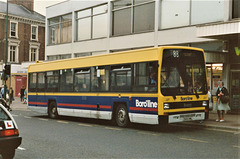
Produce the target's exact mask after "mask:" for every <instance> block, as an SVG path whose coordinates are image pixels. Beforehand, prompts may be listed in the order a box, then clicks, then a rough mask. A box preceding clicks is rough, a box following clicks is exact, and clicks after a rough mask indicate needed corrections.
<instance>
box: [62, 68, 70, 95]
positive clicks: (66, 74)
mask: <svg viewBox="0 0 240 159" xmlns="http://www.w3.org/2000/svg"><path fill="white" fill-rule="evenodd" d="M60 75H61V76H60V92H72V91H73V69H67V70H60Z"/></svg>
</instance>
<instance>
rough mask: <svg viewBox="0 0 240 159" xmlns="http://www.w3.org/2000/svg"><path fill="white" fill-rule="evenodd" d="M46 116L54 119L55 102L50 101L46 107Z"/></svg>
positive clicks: (55, 114)
mask: <svg viewBox="0 0 240 159" xmlns="http://www.w3.org/2000/svg"><path fill="white" fill-rule="evenodd" d="M48 116H49V117H50V118H52V119H56V118H57V116H58V112H57V104H56V102H51V103H50V104H49V107H48Z"/></svg>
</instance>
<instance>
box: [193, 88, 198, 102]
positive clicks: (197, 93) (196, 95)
mask: <svg viewBox="0 0 240 159" xmlns="http://www.w3.org/2000/svg"><path fill="white" fill-rule="evenodd" d="M194 91H195V95H196V97H197V99H198V98H199V95H198V93H197V89H196V88H194Z"/></svg>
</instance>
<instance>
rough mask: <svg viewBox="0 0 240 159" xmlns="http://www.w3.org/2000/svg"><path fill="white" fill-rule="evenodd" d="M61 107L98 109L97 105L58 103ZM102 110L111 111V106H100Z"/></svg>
mask: <svg viewBox="0 0 240 159" xmlns="http://www.w3.org/2000/svg"><path fill="white" fill-rule="evenodd" d="M58 105H59V106H67V107H85V108H97V105H86V104H66V103H58ZM100 108H102V109H111V106H107V105H100Z"/></svg>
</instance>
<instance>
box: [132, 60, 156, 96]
mask: <svg viewBox="0 0 240 159" xmlns="http://www.w3.org/2000/svg"><path fill="white" fill-rule="evenodd" d="M157 85H158V63H157V62H156V61H154V62H144V63H137V64H134V85H133V91H134V92H157Z"/></svg>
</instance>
